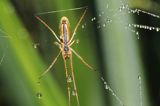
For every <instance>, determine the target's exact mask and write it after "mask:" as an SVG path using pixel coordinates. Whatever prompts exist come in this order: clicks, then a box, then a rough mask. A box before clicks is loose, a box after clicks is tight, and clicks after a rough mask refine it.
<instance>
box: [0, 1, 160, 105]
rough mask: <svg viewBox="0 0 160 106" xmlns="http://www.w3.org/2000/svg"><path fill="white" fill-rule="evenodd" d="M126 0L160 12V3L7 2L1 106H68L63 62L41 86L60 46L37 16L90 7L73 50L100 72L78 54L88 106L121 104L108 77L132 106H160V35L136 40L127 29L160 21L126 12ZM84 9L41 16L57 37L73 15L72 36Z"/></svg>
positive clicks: (1, 35)
mask: <svg viewBox="0 0 160 106" xmlns="http://www.w3.org/2000/svg"><path fill="white" fill-rule="evenodd" d="M126 2H128V3H127V4H129V7H130V8H132V9H134V8H139V9H143V10H145V11H148V12H151V13H154V14H157V15H159V14H160V12H159V10H160V8H159V6H160V3H159V1H158V0H129V1H119V0H112V1H111V0H110V1H109V0H108V1H106V0H95V1H90V0H83V1H82V0H70V1H66V0H45V1H44V0H32V1H31V0H30V1H29V0H21V1H20V0H0V9H1V13H0V58H1V60H3V61H2V62H0V106H67V105H68V96H67V84H66V79H65V70H64V63H63V59H62V56H60V57H59V59H58V61H57V62H56V64H55V66H54V67H53V68H52V69H51V71H50V72H48V73H47V74H46V75H45V76H44V77H43V79H42V80H41V83H40V84H39V83H37V81H38V80H37V79H38V76H39V75H40V74H41V73H42V72H43V71H44V70H45V69H46V68H47V67H48V66H49V65H50V63H51V62H52V61H53V59H54V58H55V57H56V55H57V54H58V51H59V48H58V47H57V46H55V45H54V41H56V39H55V38H54V37H53V35H52V34H51V33H50V32H49V31H48V29H47V28H45V27H44V26H43V25H42V24H41V23H40V22H39V21H38V20H37V19H36V18H35V17H34V15H35V14H36V13H41V12H45V11H53V10H61V9H69V8H77V7H83V6H88V11H87V14H86V16H85V18H84V19H83V21H82V23H81V24H80V26H79V27H78V31H77V34H76V36H75V39H76V40H79V43H78V44H75V45H73V49H74V50H75V51H77V52H78V53H79V54H80V55H81V56H82V57H83V58H84V59H85V60H86V61H87V62H88V63H89V64H91V65H92V66H93V67H94V68H95V69H97V72H93V71H90V70H89V69H88V68H87V67H86V66H85V65H83V63H82V62H81V61H80V60H79V59H78V58H77V57H76V56H75V55H74V56H73V62H74V63H73V66H74V71H75V78H76V82H77V89H78V94H79V98H80V104H81V106H121V104H120V102H119V101H118V100H116V98H115V97H114V96H113V94H112V93H111V92H109V91H108V90H106V89H105V85H104V84H103V82H102V81H101V76H103V77H104V78H105V80H106V81H107V83H108V84H109V85H110V87H111V88H112V89H113V91H114V92H115V94H116V95H117V96H118V97H119V98H120V100H121V101H122V102H123V104H124V105H125V106H142V105H143V106H159V105H160V101H159V100H160V84H159V81H160V72H159V70H160V55H159V54H160V49H159V47H160V46H159V45H160V36H159V34H160V33H159V32H156V31H149V30H143V29H135V30H137V31H139V35H140V36H139V37H140V39H137V37H138V36H137V35H136V34H135V33H133V32H132V31H131V30H128V29H127V28H126V27H127V25H128V24H129V23H130V24H131V23H136V24H144V25H149V26H155V27H158V26H160V20H159V19H158V18H154V17H152V16H149V15H147V14H143V13H140V14H132V13H128V11H127V10H125V9H124V11H123V10H122V11H120V10H119V9H120V6H122V4H124V3H126ZM83 11H84V9H81V10H76V11H67V12H59V13H54V14H46V15H41V18H42V19H43V20H45V22H46V23H47V24H48V25H49V26H51V28H52V29H53V30H54V31H55V32H56V33H57V34H58V33H59V29H58V28H59V21H60V18H61V17H62V16H67V17H68V18H69V20H70V25H71V32H73V29H74V26H75V25H76V22H77V21H78V19H79V17H80V16H81V15H82V13H83ZM94 17H95V18H94ZM133 29H134V28H133ZM2 58H3V59H2ZM138 76H141V79H142V82H141V84H140V81H139V80H138ZM140 88H141V92H140ZM39 93H40V95H39ZM141 94H142V95H141ZM39 96H41V97H39ZM71 98H72V106H77V104H76V98H75V97H74V96H72V97H71ZM141 99H142V100H141Z"/></svg>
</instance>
